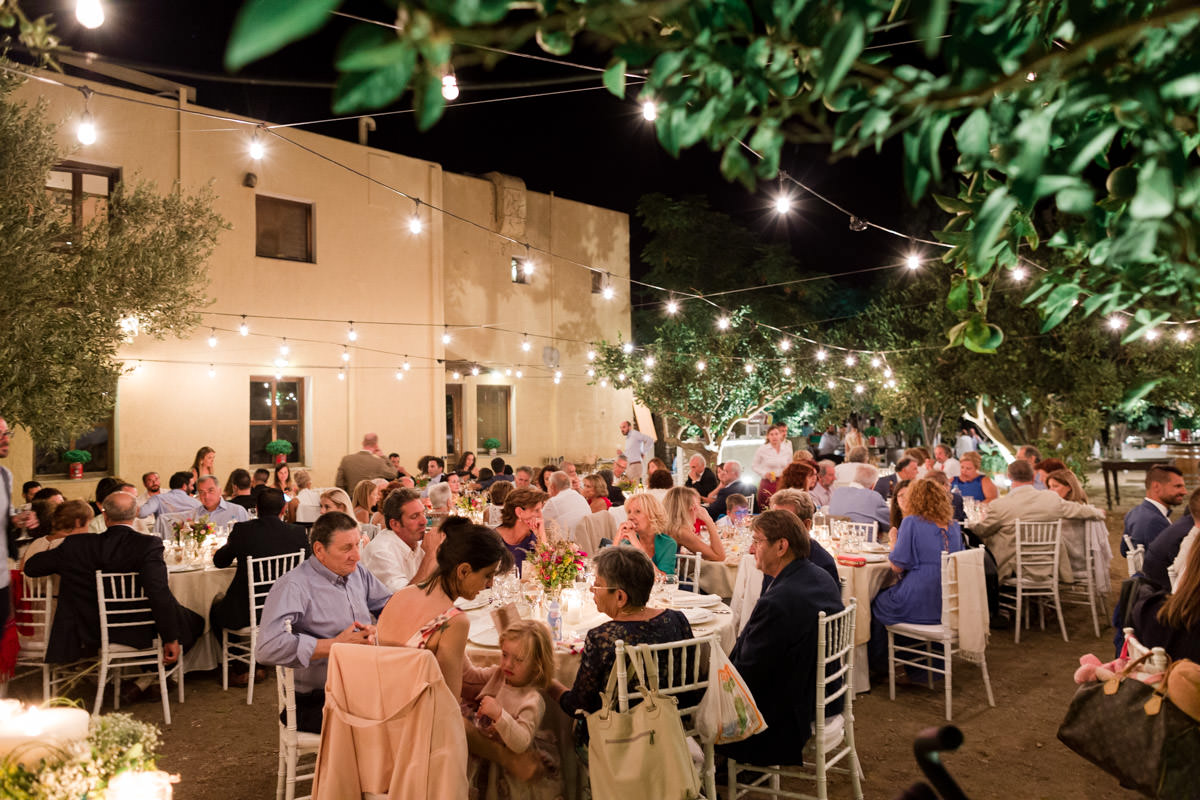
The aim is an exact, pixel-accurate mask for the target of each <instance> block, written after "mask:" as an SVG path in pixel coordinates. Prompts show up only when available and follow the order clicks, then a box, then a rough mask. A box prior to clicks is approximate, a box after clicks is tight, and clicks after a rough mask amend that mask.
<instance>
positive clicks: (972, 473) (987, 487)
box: [950, 451, 999, 503]
mask: <svg viewBox="0 0 1200 800" xmlns="http://www.w3.org/2000/svg"><path fill="white" fill-rule="evenodd" d="M958 469H959V473H958V477H957V478H955V479H954V480H952V481H950V489H951V491H953V490H954V489H958V493H959V494H961V495H962V496H963V497H973V498H974V499H976V500H978V501H979V502H981V503H990V502H992V501H993V500H995V499H996V496H997V495H998V494H999V492H998V491H996V484H994V483H992V479H991V478H989V477H988V476H987V475H984V474H983V459H982V458H980V456H979V453H976V452H974V451H972V452H970V453H963V454H962V458H960V459H959V460H958Z"/></svg>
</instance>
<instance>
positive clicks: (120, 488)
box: [32, 478, 154, 536]
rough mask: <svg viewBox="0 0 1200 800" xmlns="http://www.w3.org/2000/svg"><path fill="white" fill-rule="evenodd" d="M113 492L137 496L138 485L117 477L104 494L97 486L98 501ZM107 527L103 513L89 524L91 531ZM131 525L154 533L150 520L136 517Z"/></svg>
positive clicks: (101, 500) (141, 530) (145, 531)
mask: <svg viewBox="0 0 1200 800" xmlns="http://www.w3.org/2000/svg"><path fill="white" fill-rule="evenodd" d="M113 492H124V493H125V494H127V495H130V496H131V497H137V487H136V486H134V485H133V484H132V483H126V482H125V481H123V480H121V479H120V478H117V479H115V480H113V481H112V482H111V483H109V484H108V491H105V492H104V493H103V495H101V493H100V491H99V487H97V492H96V497H97V498H99V499H98V500H97V502H98V503H103V502H104V498H105V497H108V496H109V495H110V494H112V493H113ZM106 527H107V526H106V525H105V524H104V515H103V514H101V515H99V516H93V517H92V522H91V524H90V525H88V532H89V533H104V529H105V528H106ZM130 527H131V528H133V529H134V530H135V531H137V532H138V533H149V534H153V533H154V531H153V529H152V528H151V527H150V523H149V521H148V520H144V519H135V520H134V521H133V524H132V525H130ZM47 530H49V528H47ZM32 533H33V535H35V536H36V535H37V532H36V530H35V531H33V532H32Z"/></svg>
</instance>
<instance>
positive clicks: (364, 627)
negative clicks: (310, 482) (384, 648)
mask: <svg viewBox="0 0 1200 800" xmlns="http://www.w3.org/2000/svg"><path fill="white" fill-rule="evenodd" d="M393 499H394V498H393ZM416 499H417V502H418V503H420V498H419V497H418V498H416ZM376 538H378V537H376ZM309 540H310V541H311V542H312V558H309V559H306V560H305V561H303V562H301V564H300V566H298V567H296V568H295V569H294V570H292V571H290V572H287V573H285V574H284V575H282V576H281V577H280V578H279V580H277V581H275V585H274V586H272V587H271V593H270V594H269V595H267V603H266V605H265V606H264V607H263V614H262V622H261V623H260V624H259V630H258V650H257V660H258V663H260V664H263V665H264V666H281V667H292V668H293V669H295V671H296V672H295V677H296V727H298V728H299V729H300V730H302V731H308V732H309V733H320V732H321V712H322V709H323V708H324V707H325V673H326V671H327V670H328V668H329V661H328V659H329V650H330V648H331V647H332V646H333V645H334V643H335V642H339V643H340V642H346V643H351V644H374V643H375V626H374V625H373V624H371V620H372V619H374V618H375V617H376V616H378V614H379V613H380V612H381V611H383V607H384V605H385V604H386V603H387V601H388V600H389V599H390V598H391V596H392V592H391V591H390V590H389V589H388V588H387V587H386V586H384V585H383V584H382V583H380V582H379V581H378V580H377V579H376V578H375V576H373V575H372V574H371V573H370V572H368V571H367V570H366V569H365V568H364V567H363V566H362V565H361V564H359V563H358V560H359V555H358V542H359V533H358V525H357V524H356V523H355V522H354V517H351V516H350V515H348V514H342V513H341V512H336V511H335V512H331V513H328V514H322V515H321V516H320V517H318V518H317V521H316V522H314V523H313V526H312V530H311V531H310V532H309ZM285 623H291V630H290V631H289V630H288V629H287V627H286V626H285Z"/></svg>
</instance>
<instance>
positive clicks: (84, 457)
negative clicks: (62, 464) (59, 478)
mask: <svg viewBox="0 0 1200 800" xmlns="http://www.w3.org/2000/svg"><path fill="white" fill-rule="evenodd" d="M62 460H63V461H66V462H67V464H69V465H70V466H68V467H67V475H68V476H70V478H71V480H73V481H78V480H82V479H83V465H84V464H86V463H88V462H89V461H91V460H92V454H91V453H89V452H88V451H87V450H68V451H67V452H65V453H63V454H62Z"/></svg>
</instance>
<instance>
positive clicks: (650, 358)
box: [646, 356, 654, 369]
mask: <svg viewBox="0 0 1200 800" xmlns="http://www.w3.org/2000/svg"><path fill="white" fill-rule="evenodd" d="M653 366H654V356H646V368H647V369H649V368H650V367H653Z"/></svg>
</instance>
